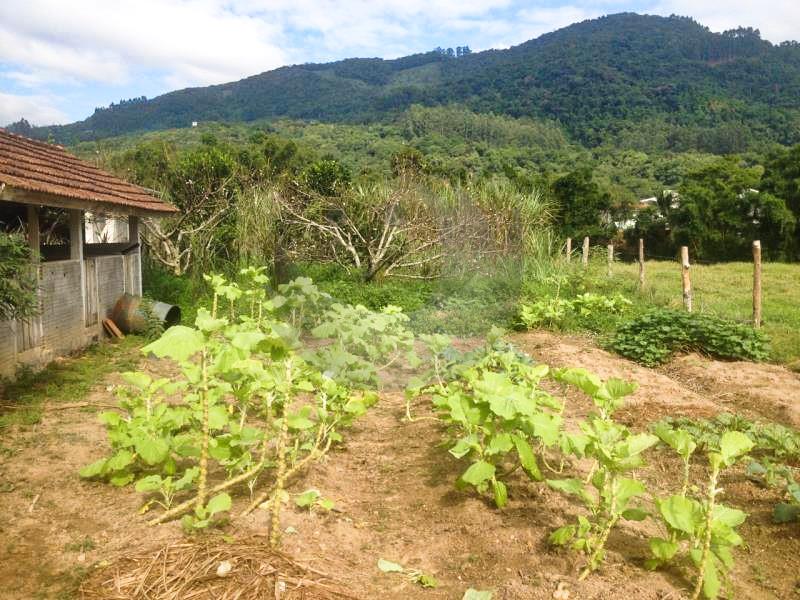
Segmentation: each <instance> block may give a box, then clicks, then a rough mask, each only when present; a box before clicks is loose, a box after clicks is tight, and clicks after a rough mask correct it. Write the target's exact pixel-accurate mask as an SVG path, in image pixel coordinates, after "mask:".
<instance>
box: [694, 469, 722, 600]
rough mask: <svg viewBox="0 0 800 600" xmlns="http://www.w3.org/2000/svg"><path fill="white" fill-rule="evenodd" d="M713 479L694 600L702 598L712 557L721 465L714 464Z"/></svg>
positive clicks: (710, 483)
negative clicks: (712, 537)
mask: <svg viewBox="0 0 800 600" xmlns="http://www.w3.org/2000/svg"><path fill="white" fill-rule="evenodd" d="M712 465H713V466H712V467H711V477H710V479H709V482H708V500H707V502H706V528H705V531H704V532H703V553H702V554H701V555H700V567H699V568H700V572H699V573H698V575H697V583H696V584H695V586H694V592H693V593H692V600H697V599H698V598H699V597H700V592H702V591H703V581H704V580H705V576H706V563H707V562H708V560H709V558H710V555H711V523H712V521H713V519H714V504H715V500H716V497H717V479H718V477H719V464H714V463H712Z"/></svg>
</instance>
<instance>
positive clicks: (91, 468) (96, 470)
mask: <svg viewBox="0 0 800 600" xmlns="http://www.w3.org/2000/svg"><path fill="white" fill-rule="evenodd" d="M105 466H106V459H105V458H101V459H100V460H96V461H95V462H93V463H92V464H90V465H86V466H85V467H83V468H82V469H81V470H80V471H78V474H79V475H80V476H81V477H83V478H85V479H91V478H92V477H98V476H100V475H102V474H103V471H104V470H105Z"/></svg>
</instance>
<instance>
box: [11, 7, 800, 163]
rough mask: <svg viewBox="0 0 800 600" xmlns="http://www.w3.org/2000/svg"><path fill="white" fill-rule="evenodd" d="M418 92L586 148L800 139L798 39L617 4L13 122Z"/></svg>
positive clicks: (295, 108)
mask: <svg viewBox="0 0 800 600" xmlns="http://www.w3.org/2000/svg"><path fill="white" fill-rule="evenodd" d="M413 104H420V105H428V106H433V105H445V104H463V105H465V106H466V107H467V108H469V109H471V110H473V111H476V112H479V113H489V112H492V113H498V114H505V115H509V116H512V117H530V118H535V119H539V120H544V121H550V122H553V123H554V126H560V127H562V128H563V131H564V133H565V134H566V135H567V136H569V137H570V138H571V139H572V140H573V141H575V142H578V143H580V144H582V145H586V146H595V145H598V144H602V143H613V144H614V145H617V146H620V147H625V148H632V149H638V150H645V151H664V150H671V151H685V150H699V151H704V152H712V153H717V154H726V153H733V152H742V151H745V150H748V149H752V148H756V147H759V148H760V147H764V146H765V145H766V144H768V143H775V142H777V143H781V144H792V143H796V142H798V141H800V45H798V44H797V43H795V42H789V43H784V44H781V45H780V46H775V45H773V44H771V43H769V42H767V41H764V40H762V39H761V38H760V36H759V33H758V31H757V30H752V29H737V30H732V31H727V32H724V33H722V34H718V33H712V32H711V31H710V30H709V29H708V28H706V27H703V26H702V25H700V24H698V23H696V22H695V21H693V20H691V19H689V18H684V17H669V18H665V17H657V16H643V15H636V14H618V15H612V16H608V17H603V18H600V19H595V20H591V21H585V22H582V23H578V24H575V25H571V26H569V27H566V28H564V29H561V30H559V31H556V32H553V33H550V34H546V35H543V36H541V37H540V38H538V39H536V40H532V41H529V42H526V43H524V44H521V45H519V46H515V47H512V48H509V49H507V50H490V51H485V52H475V53H468V54H465V55H463V56H460V57H456V56H451V55H449V54H448V53H447V52H441V51H432V52H428V53H425V54H417V55H413V56H408V57H404V58H400V59H396V60H382V59H378V58H364V59H362V58H358V59H348V60H343V61H338V62H333V63H328V64H305V65H295V66H289V67H283V68H280V69H276V70H274V71H269V72H266V73H262V74H259V75H255V76H253V77H249V78H247V79H243V80H241V81H238V82H234V83H228V84H224V85H216V86H210V87H205V88H193V89H185V90H180V91H176V92H172V93H169V94H165V95H163V96H159V97H157V98H154V99H151V100H146V99H142V98H139V99H135V100H132V101H127V102H124V103H120V104H117V105H112V106H110V107H108V108H101V109H97V110H96V111H95V113H94V114H93V115H92V116H90V117H89V118H88V119H86V120H85V121H82V122H78V123H74V124H71V125H66V126H60V127H50V128H35V129H33V130H27V128H24V127H20V126H19V125H18V126H17V128H16V129H17V130H18V131H19V132H20V133H28V134H33V135H36V136H38V137H48V136H52V137H53V138H54V139H56V140H58V141H61V142H65V143H75V142H77V141H80V140H92V139H100V138H104V137H108V136H113V135H120V134H124V133H129V132H134V131H145V130H159V129H165V128H172V127H187V126H189V125H190V123H191V122H192V121H201V122H202V121H210V120H213V121H252V120H256V119H264V118H276V117H290V118H295V119H305V120H318V121H329V122H350V123H359V122H360V123H363V122H386V121H391V120H393V119H394V118H395V117H396V115H397V114H399V113H401V112H402V111H404V110H406V109H407V108H408V107H410V106H411V105H413ZM22 129H26V130H25V131H23V130H22Z"/></svg>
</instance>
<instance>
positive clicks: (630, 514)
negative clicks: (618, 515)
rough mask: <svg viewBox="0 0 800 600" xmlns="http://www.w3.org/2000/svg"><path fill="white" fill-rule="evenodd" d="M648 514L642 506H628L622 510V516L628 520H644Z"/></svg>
mask: <svg viewBox="0 0 800 600" xmlns="http://www.w3.org/2000/svg"><path fill="white" fill-rule="evenodd" d="M649 516H650V513H648V512H647V511H646V510H644V509H642V508H628V509H626V510H624V511H622V518H623V519H626V520H628V521H644V520H645V519H646V518H647V517H649Z"/></svg>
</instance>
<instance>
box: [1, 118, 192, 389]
mask: <svg viewBox="0 0 800 600" xmlns="http://www.w3.org/2000/svg"><path fill="white" fill-rule="evenodd" d="M176 211H177V209H176V208H175V207H173V206H172V205H170V204H167V203H166V202H164V201H162V200H161V199H159V198H157V197H155V196H154V195H153V194H152V193H151V192H149V191H147V190H145V189H144V188H141V187H139V186H136V185H133V184H130V183H127V182H125V181H122V180H121V179H118V178H116V177H114V176H113V175H111V174H110V173H106V172H105V171H102V170H100V169H98V168H97V167H95V166H94V165H92V164H90V163H88V162H84V161H82V160H79V159H77V158H75V157H74V156H72V155H71V154H69V153H68V152H66V151H65V150H64V149H63V148H61V147H60V146H54V145H52V144H46V143H44V142H39V141H34V140H31V139H28V138H26V137H22V136H20V135H15V134H12V133H8V132H7V131H5V130H3V129H0V228H8V229H14V230H20V229H21V230H23V231H25V233H26V234H27V237H28V243H29V244H30V246H31V249H32V250H34V256H35V258H34V260H35V263H34V266H35V268H36V272H37V276H38V279H39V306H40V311H39V314H38V316H36V317H33V318H31V319H29V320H27V321H0V376H13V375H14V374H15V372H16V370H17V368H18V366H19V365H42V364H44V363H46V362H49V361H50V360H51V359H52V358H54V357H56V356H59V355H63V354H66V353H68V352H71V351H73V350H77V349H79V348H82V347H83V346H85V345H87V344H88V343H90V342H91V341H92V340H95V339H98V338H99V337H100V336H101V335H102V331H103V330H102V321H103V319H105V318H106V317H107V316H108V313H109V312H110V311H111V309H112V308H113V307H114V304H115V303H116V301H117V299H118V298H119V297H120V296H121V295H122V294H123V293H125V292H128V293H130V294H134V295H141V293H142V266H141V251H140V246H139V219H140V218H141V217H158V216H165V215H169V214H171V213H174V212H176Z"/></svg>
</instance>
